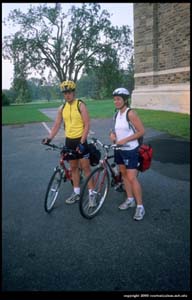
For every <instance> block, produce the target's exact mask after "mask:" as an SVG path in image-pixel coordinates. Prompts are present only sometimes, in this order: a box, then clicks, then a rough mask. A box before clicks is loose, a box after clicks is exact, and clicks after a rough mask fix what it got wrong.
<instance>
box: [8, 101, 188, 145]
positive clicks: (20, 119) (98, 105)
mask: <svg viewBox="0 0 192 300" xmlns="http://www.w3.org/2000/svg"><path fill="white" fill-rule="evenodd" d="M85 102H86V104H87V108H88V110H89V114H90V117H91V118H111V117H112V116H113V114H114V104H113V101H112V100H88V101H85ZM60 104H61V102H50V103H39V104H36V103H35V104H26V105H11V106H7V107H3V108H2V123H3V125H9V124H23V123H32V122H49V121H52V120H51V119H49V118H48V117H47V116H46V115H44V114H43V113H41V112H40V111H39V109H41V108H42V109H43V108H54V107H55V108H57V107H59V106H60ZM136 111H137V113H138V115H139V116H140V118H141V120H142V121H143V123H144V126H145V127H149V128H154V129H156V130H160V131H163V132H167V133H169V134H172V135H174V136H179V137H183V138H187V139H189V138H190V115H188V114H181V113H175V112H167V111H156V110H144V109H136Z"/></svg>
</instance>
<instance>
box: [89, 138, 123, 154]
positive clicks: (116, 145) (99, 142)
mask: <svg viewBox="0 0 192 300" xmlns="http://www.w3.org/2000/svg"><path fill="white" fill-rule="evenodd" d="M91 139H92V141H93V142H94V143H96V144H99V145H100V146H101V147H102V148H104V149H106V150H107V151H109V150H110V149H116V150H119V149H121V148H123V145H118V144H110V145H107V144H103V143H102V142H101V141H100V140H99V139H97V138H91Z"/></svg>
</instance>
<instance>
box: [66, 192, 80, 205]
mask: <svg viewBox="0 0 192 300" xmlns="http://www.w3.org/2000/svg"><path fill="white" fill-rule="evenodd" d="M79 199H80V195H79V194H76V193H72V195H71V196H70V197H69V198H68V199H66V200H65V202H66V203H67V204H73V203H75V202H76V201H78V200H79Z"/></svg>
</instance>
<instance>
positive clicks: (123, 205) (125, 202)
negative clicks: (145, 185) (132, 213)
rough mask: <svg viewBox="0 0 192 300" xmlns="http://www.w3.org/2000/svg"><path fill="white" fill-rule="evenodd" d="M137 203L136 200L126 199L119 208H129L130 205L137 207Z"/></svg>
mask: <svg viewBox="0 0 192 300" xmlns="http://www.w3.org/2000/svg"><path fill="white" fill-rule="evenodd" d="M135 205H136V204H135V200H131V201H127V200H125V201H124V202H123V203H121V204H120V205H119V209H121V210H125V209H128V208H129V207H135Z"/></svg>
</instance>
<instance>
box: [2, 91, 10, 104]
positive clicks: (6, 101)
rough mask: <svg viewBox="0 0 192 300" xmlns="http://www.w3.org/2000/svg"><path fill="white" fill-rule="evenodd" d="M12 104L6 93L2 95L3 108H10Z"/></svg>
mask: <svg viewBox="0 0 192 300" xmlns="http://www.w3.org/2000/svg"><path fill="white" fill-rule="evenodd" d="M9 104H10V99H9V97H7V96H6V95H5V94H4V93H2V106H8V105H9Z"/></svg>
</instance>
